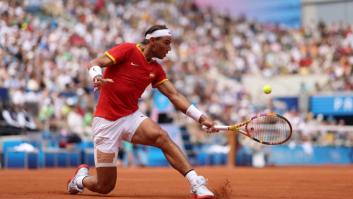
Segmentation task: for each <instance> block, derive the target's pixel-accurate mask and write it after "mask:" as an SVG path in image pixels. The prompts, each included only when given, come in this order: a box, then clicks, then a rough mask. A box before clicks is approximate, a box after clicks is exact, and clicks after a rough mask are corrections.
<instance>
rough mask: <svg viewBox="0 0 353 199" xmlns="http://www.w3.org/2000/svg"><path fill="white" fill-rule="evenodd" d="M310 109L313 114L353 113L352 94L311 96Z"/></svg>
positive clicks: (339, 114)
mask: <svg viewBox="0 0 353 199" xmlns="http://www.w3.org/2000/svg"><path fill="white" fill-rule="evenodd" d="M310 111H311V112H312V113H314V114H315V115H317V114H323V115H330V116H348V115H353V96H352V95H342V96H312V97H311V98H310Z"/></svg>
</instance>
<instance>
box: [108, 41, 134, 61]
mask: <svg viewBox="0 0 353 199" xmlns="http://www.w3.org/2000/svg"><path fill="white" fill-rule="evenodd" d="M132 49H133V45H130V44H127V43H123V44H118V45H116V46H114V47H113V48H111V49H109V50H108V51H106V52H105V53H104V54H105V55H106V56H107V57H109V58H110V59H111V60H112V61H113V63H114V64H116V63H119V62H122V61H124V59H125V58H126V55H127V54H128V52H129V51H130V50H132Z"/></svg>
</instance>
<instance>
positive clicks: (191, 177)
mask: <svg viewBox="0 0 353 199" xmlns="http://www.w3.org/2000/svg"><path fill="white" fill-rule="evenodd" d="M185 177H186V179H188V181H189V183H190V185H192V184H193V183H195V179H196V177H197V173H196V171H195V170H191V171H189V172H188V173H187V174H186V175H185Z"/></svg>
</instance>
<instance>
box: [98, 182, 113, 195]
mask: <svg viewBox="0 0 353 199" xmlns="http://www.w3.org/2000/svg"><path fill="white" fill-rule="evenodd" d="M114 187H115V183H114V184H108V185H97V187H96V191H97V192H98V193H100V194H108V193H110V192H112V191H113V189H114Z"/></svg>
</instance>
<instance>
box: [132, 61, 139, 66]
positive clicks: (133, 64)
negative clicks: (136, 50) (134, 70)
mask: <svg viewBox="0 0 353 199" xmlns="http://www.w3.org/2000/svg"><path fill="white" fill-rule="evenodd" d="M131 65H132V66H140V65H138V64H135V63H134V62H131Z"/></svg>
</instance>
